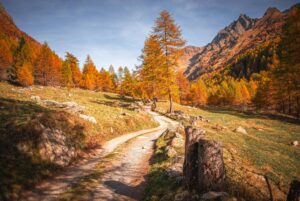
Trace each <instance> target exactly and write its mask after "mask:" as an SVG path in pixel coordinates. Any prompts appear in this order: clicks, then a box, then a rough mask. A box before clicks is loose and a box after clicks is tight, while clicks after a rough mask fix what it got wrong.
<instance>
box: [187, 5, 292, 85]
mask: <svg viewBox="0 0 300 201" xmlns="http://www.w3.org/2000/svg"><path fill="white" fill-rule="evenodd" d="M290 10H291V9H290ZM290 10H288V11H285V12H280V11H279V10H278V9H276V8H269V9H268V10H267V11H266V12H265V14H264V15H263V16H262V17H261V18H260V19H252V18H250V17H248V16H247V15H244V14H241V15H240V16H239V17H238V19H237V20H235V21H234V22H232V23H231V24H230V25H228V26H226V27H225V28H224V29H222V30H220V31H219V33H218V34H217V35H216V37H215V38H214V39H213V40H212V41H211V42H210V43H209V44H207V45H206V46H204V47H203V48H200V50H199V52H196V54H194V55H188V54H187V55H184V56H183V58H184V59H183V60H184V61H189V62H188V63H187V62H186V63H184V62H183V63H184V64H185V65H186V66H185V68H186V70H185V72H184V73H185V75H186V76H187V77H188V79H189V80H194V79H196V78H198V77H199V76H201V75H203V74H205V73H209V72H212V71H215V70H217V69H220V68H223V67H225V66H226V65H228V64H229V63H230V62H231V61H232V60H233V59H234V58H236V56H238V55H239V54H241V53H243V52H245V51H246V50H248V49H251V48H254V47H256V46H258V45H260V44H261V43H263V42H265V41H268V40H273V39H274V38H276V37H278V36H280V34H281V32H282V27H283V25H284V23H285V20H286V18H287V17H288V16H289V13H290ZM182 68H184V67H182Z"/></svg>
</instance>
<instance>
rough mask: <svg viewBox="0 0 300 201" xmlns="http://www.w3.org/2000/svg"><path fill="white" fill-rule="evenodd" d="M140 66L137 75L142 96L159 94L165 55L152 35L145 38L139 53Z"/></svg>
mask: <svg viewBox="0 0 300 201" xmlns="http://www.w3.org/2000/svg"><path fill="white" fill-rule="evenodd" d="M140 58H141V60H142V67H141V68H140V69H139V76H140V79H141V85H142V90H143V95H144V97H143V98H151V99H152V98H154V97H158V96H161V95H162V93H161V86H162V85H163V84H165V80H164V78H163V76H164V75H163V73H164V67H165V66H164V63H165V56H164V54H163V51H162V48H161V46H160V43H159V41H158V38H157V37H156V36H154V35H150V36H149V38H147V39H146V41H145V45H144V48H143V51H142V55H141V57H140Z"/></svg>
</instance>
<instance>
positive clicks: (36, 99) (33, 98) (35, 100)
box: [30, 96, 41, 103]
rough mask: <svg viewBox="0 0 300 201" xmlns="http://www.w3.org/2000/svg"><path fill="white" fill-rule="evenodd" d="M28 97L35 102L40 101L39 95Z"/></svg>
mask: <svg viewBox="0 0 300 201" xmlns="http://www.w3.org/2000/svg"><path fill="white" fill-rule="evenodd" d="M30 98H31V100H33V101H34V102H36V103H39V102H40V101H41V97H39V96H31V97H30Z"/></svg>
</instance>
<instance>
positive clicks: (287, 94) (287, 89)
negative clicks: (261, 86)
mask: <svg viewBox="0 0 300 201" xmlns="http://www.w3.org/2000/svg"><path fill="white" fill-rule="evenodd" d="M299 22H300V7H299V6H296V7H294V8H293V12H292V14H291V16H290V17H289V19H288V20H287V23H286V25H285V27H284V34H283V37H282V40H281V42H280V45H279V50H280V55H279V57H280V64H279V65H278V68H275V69H274V71H273V74H272V76H273V78H272V82H273V86H274V87H273V88H274V94H275V97H274V98H275V99H276V102H277V104H278V105H280V108H281V111H282V112H285V113H289V114H292V113H293V111H295V113H296V114H297V115H298V116H299V115H300V76H299V75H300V56H299V55H300V41H299V40H300V23H299Z"/></svg>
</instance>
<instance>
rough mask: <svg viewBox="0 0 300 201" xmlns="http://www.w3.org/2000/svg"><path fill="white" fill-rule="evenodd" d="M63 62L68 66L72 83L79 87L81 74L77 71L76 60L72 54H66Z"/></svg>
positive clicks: (77, 64)
mask: <svg viewBox="0 0 300 201" xmlns="http://www.w3.org/2000/svg"><path fill="white" fill-rule="evenodd" d="M65 62H67V63H68V64H69V65H70V68H71V71H72V82H73V84H74V86H75V87H79V86H80V81H81V72H80V69H79V61H78V59H77V58H76V57H75V56H74V55H73V54H71V53H69V52H67V53H66V59H65Z"/></svg>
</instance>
